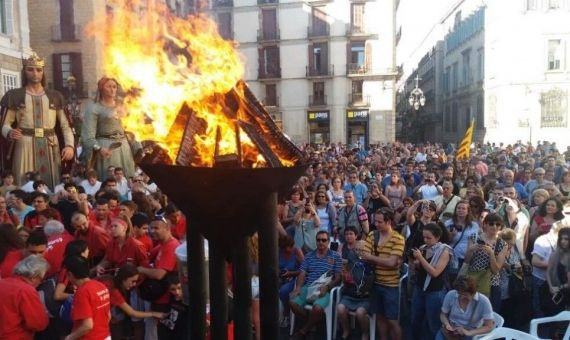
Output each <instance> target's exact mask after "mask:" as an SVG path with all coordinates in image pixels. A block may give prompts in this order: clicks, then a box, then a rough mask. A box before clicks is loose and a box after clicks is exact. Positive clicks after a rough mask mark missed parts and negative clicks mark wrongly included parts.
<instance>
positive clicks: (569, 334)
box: [530, 311, 570, 340]
mask: <svg viewBox="0 0 570 340" xmlns="http://www.w3.org/2000/svg"><path fill="white" fill-rule="evenodd" d="M561 321H570V311H562V312H560V313H558V314H556V315H554V316H547V317H544V318H538V319H532V320H530V334H532V335H534V336H536V337H537V338H538V325H540V324H544V323H550V322H561ZM538 339H540V338H538ZM563 339H565V340H566V339H570V325H569V326H568V329H566V333H564V337H563Z"/></svg>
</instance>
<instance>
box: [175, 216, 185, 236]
mask: <svg viewBox="0 0 570 340" xmlns="http://www.w3.org/2000/svg"><path fill="white" fill-rule="evenodd" d="M171 233H172V236H174V237H176V238H177V239H179V240H180V239H182V238H183V237H184V235H186V217H184V216H183V215H181V216H180V218H179V219H178V221H176V225H175V226H173V227H172V228H171Z"/></svg>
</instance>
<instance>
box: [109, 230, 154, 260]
mask: <svg viewBox="0 0 570 340" xmlns="http://www.w3.org/2000/svg"><path fill="white" fill-rule="evenodd" d="M105 258H106V259H107V261H109V264H110V268H118V267H120V266H122V265H123V264H125V263H127V262H129V263H131V264H133V265H134V266H135V267H138V266H143V267H146V266H148V256H147V252H146V250H145V248H144V245H143V244H142V243H140V242H139V241H137V240H135V239H134V238H132V237H128V238H127V239H126V240H125V244H123V247H122V248H119V244H118V242H116V241H115V240H111V242H109V245H108V246H107V251H106V252H105Z"/></svg>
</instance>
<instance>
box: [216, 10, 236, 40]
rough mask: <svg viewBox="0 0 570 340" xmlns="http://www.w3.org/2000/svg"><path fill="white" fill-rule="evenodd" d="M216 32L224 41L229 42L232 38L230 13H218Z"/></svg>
mask: <svg viewBox="0 0 570 340" xmlns="http://www.w3.org/2000/svg"><path fill="white" fill-rule="evenodd" d="M218 32H219V33H220V35H221V36H222V38H224V39H226V40H231V39H233V38H234V35H233V29H232V13H230V12H222V13H218Z"/></svg>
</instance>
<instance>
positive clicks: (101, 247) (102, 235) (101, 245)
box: [75, 224, 111, 259]
mask: <svg viewBox="0 0 570 340" xmlns="http://www.w3.org/2000/svg"><path fill="white" fill-rule="evenodd" d="M75 238H76V239H78V240H85V242H87V247H88V248H89V259H92V258H97V257H103V256H104V255H105V250H107V245H108V244H109V241H110V240H111V237H110V236H109V234H107V232H105V230H104V229H103V228H101V227H97V226H95V225H92V224H89V227H88V229H87V233H85V234H83V233H81V232H79V230H78V231H76V232H75Z"/></svg>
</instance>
